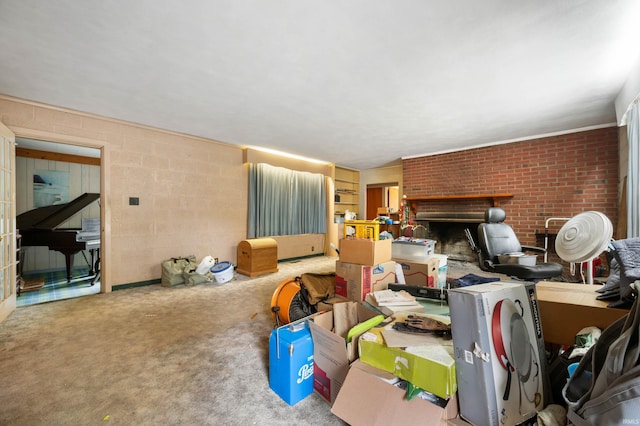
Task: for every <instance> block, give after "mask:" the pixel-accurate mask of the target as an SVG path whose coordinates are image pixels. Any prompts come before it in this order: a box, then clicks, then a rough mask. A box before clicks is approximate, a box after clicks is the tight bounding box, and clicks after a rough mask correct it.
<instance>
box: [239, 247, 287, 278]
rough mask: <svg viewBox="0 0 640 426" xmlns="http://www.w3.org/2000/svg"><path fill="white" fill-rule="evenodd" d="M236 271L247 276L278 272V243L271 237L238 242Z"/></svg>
mask: <svg viewBox="0 0 640 426" xmlns="http://www.w3.org/2000/svg"><path fill="white" fill-rule="evenodd" d="M236 272H238V273H239V274H242V275H247V276H249V277H255V276H256V275H262V274H268V273H271V272H278V243H277V242H276V240H274V239H273V238H255V239H251V240H244V241H240V244H238V268H237V269H236Z"/></svg>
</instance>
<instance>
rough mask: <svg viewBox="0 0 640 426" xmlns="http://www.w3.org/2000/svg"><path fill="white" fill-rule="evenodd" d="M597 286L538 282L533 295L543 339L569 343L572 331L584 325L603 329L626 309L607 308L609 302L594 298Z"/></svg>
mask: <svg viewBox="0 0 640 426" xmlns="http://www.w3.org/2000/svg"><path fill="white" fill-rule="evenodd" d="M597 288H599V286H593V285H580V284H572V283H556V282H544V281H541V282H539V283H538V284H536V295H537V297H538V306H539V308H540V318H541V319H542V330H543V332H544V339H545V341H547V342H549V343H556V344H559V345H573V344H574V343H575V338H576V334H578V332H579V331H580V330H582V329H583V328H585V327H590V326H594V327H598V328H600V329H601V330H604V329H605V328H607V327H608V326H609V325H611V324H612V323H613V322H615V321H616V320H617V319H618V318H620V317H622V316H624V315H626V314H627V313H628V312H629V311H628V310H626V309H615V308H607V305H608V304H609V303H610V301H604V300H596V297H597V296H599V295H600V293H597V292H596V289H597Z"/></svg>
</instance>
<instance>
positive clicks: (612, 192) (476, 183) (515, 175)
mask: <svg viewBox="0 0 640 426" xmlns="http://www.w3.org/2000/svg"><path fill="white" fill-rule="evenodd" d="M402 166H403V194H405V195H407V196H408V197H419V196H433V195H463V194H482V193H510V194H513V198H511V199H508V200H501V201H500V207H502V208H504V210H505V211H506V213H507V219H506V220H505V222H506V223H509V224H510V225H511V226H512V227H513V228H514V230H515V232H516V234H517V235H518V237H519V239H520V242H521V243H522V244H524V245H541V241H540V238H538V240H537V241H536V235H535V234H536V232H544V226H545V220H546V219H547V218H549V217H572V216H575V215H576V214H578V213H581V212H583V211H587V210H596V211H600V212H602V213H604V214H606V215H607V216H608V217H609V219H611V221H612V223H613V225H614V229H615V225H616V221H617V218H618V129H617V128H616V127H609V128H605V129H597V130H589V131H584V132H578V133H572V134H566V135H561V136H551V137H545V138H540V139H532V140H528V141H524V142H514V143H509V144H503V145H494V146H488V147H484V148H477V149H471V150H466V151H458V152H452V153H447V154H439V155H433V156H425V157H420V158H412V159H406V160H403V162H402ZM489 206H490V204H489V201H486V200H482V201H471V202H468V201H449V202H446V203H443V202H428V203H425V202H421V203H419V204H418V206H417V207H418V211H473V212H482V211H484V210H485V209H486V208H487V207H489ZM563 223H564V222H553V223H551V224H550V232H553V230H554V228H555V230H556V231H557V230H558V229H560V227H561V226H562V224H563ZM614 237H615V236H614ZM550 246H551V245H550Z"/></svg>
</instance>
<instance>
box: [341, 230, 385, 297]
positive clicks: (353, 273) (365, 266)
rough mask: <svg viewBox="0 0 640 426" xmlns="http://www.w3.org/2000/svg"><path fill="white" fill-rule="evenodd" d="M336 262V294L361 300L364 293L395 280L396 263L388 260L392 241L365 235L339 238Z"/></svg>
mask: <svg viewBox="0 0 640 426" xmlns="http://www.w3.org/2000/svg"><path fill="white" fill-rule="evenodd" d="M339 244H340V246H339V250H340V258H339V259H338V261H337V262H336V295H337V296H341V297H344V298H346V299H347V300H350V301H353V302H361V301H363V300H364V299H365V297H366V295H367V294H369V293H371V292H373V291H377V290H385V289H387V286H388V285H389V284H392V283H395V282H396V263H395V262H394V261H392V260H391V240H389V239H387V240H377V241H373V240H370V239H364V238H353V239H351V238H343V239H341V240H340V243H339Z"/></svg>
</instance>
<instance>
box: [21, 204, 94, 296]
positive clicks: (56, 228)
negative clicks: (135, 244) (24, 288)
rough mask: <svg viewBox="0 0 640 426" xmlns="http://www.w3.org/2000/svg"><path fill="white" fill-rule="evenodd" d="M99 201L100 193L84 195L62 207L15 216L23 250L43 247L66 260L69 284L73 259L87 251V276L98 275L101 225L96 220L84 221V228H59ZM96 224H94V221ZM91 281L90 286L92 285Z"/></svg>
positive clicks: (39, 209) (60, 205)
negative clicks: (89, 256)
mask: <svg viewBox="0 0 640 426" xmlns="http://www.w3.org/2000/svg"><path fill="white" fill-rule="evenodd" d="M99 198H100V194H94V193H84V194H82V195H81V196H79V197H78V198H76V199H74V200H73V201H70V202H68V203H65V204H55V205H52V206H46V207H40V208H37V209H33V210H29V211H26V212H24V213H22V214H19V215H18V216H17V217H16V228H17V229H18V230H19V232H20V235H21V236H22V247H30V246H46V247H48V248H49V250H55V251H58V252H60V253H62V254H64V257H65V263H66V268H67V282H69V281H71V274H72V271H73V257H74V255H75V254H76V253H78V252H80V251H83V250H87V251H89V253H90V255H91V262H90V263H89V261H87V262H88V263H89V269H90V272H89V275H90V276H91V275H94V277H95V278H97V277H98V275H99V273H100V222H99V219H89V220H83V221H82V226H83V229H75V228H60V226H61V225H63V224H64V223H66V222H67V221H69V220H70V219H71V218H72V217H73V216H74V215H75V214H76V213H79V212H80V211H81V210H82V209H84V208H86V207H88V206H89V205H91V204H92V203H93V202H95V201H96V200H98V199H99ZM96 221H97V222H96ZM95 278H94V280H92V281H91V285H93V284H94V283H95Z"/></svg>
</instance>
